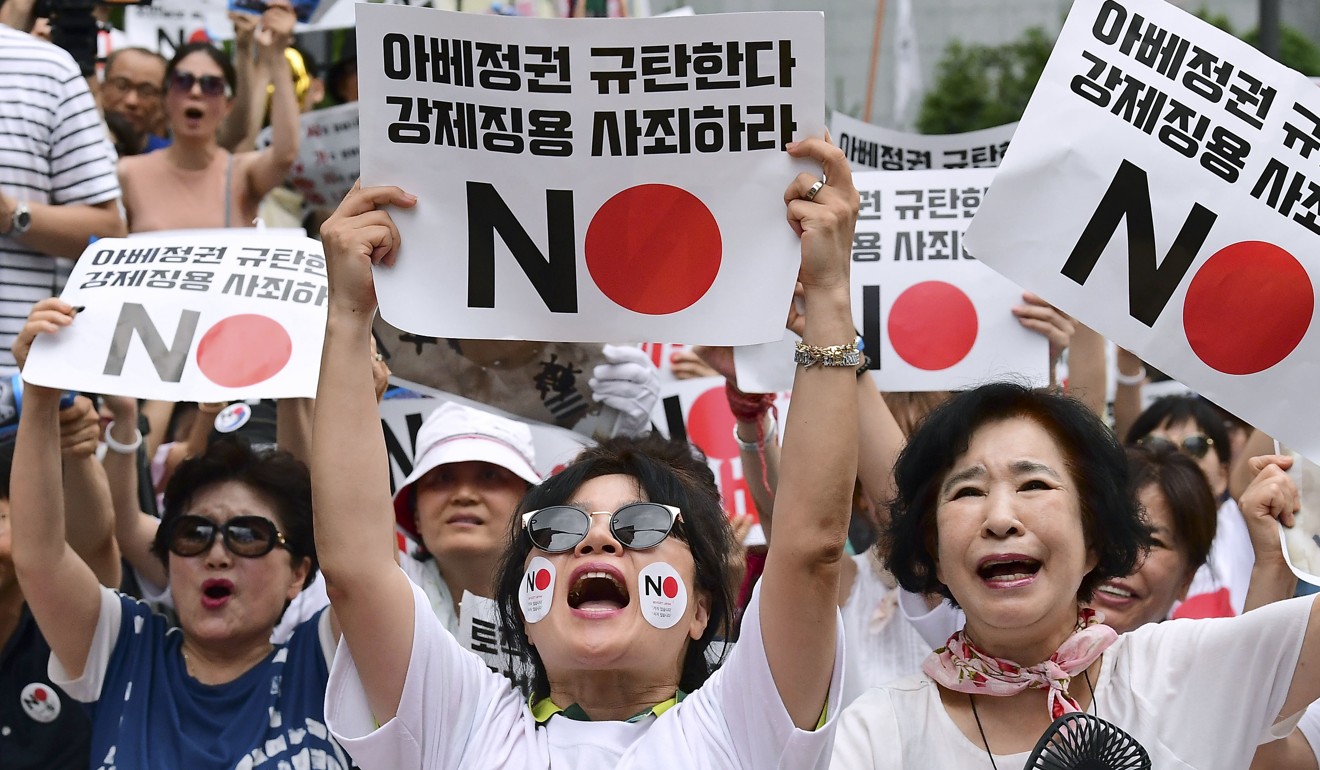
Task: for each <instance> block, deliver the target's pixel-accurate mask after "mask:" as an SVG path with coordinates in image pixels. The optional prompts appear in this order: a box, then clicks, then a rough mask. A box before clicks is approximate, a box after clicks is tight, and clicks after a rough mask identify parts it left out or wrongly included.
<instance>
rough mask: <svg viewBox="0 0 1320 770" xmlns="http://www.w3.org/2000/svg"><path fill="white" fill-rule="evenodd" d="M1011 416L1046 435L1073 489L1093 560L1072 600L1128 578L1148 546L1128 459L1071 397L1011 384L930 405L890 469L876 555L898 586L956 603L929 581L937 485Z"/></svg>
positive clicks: (935, 541) (933, 569) (933, 577)
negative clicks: (981, 434)
mask: <svg viewBox="0 0 1320 770" xmlns="http://www.w3.org/2000/svg"><path fill="white" fill-rule="evenodd" d="M1013 418H1026V419H1029V420H1032V421H1033V422H1035V423H1037V424H1038V425H1040V426H1041V427H1042V428H1044V429H1045V431H1046V432H1048V433H1049V434H1050V436H1051V437H1052V438H1053V439H1054V441H1055V443H1056V444H1057V445H1058V447H1059V449H1060V450H1061V452H1062V454H1063V456H1064V457H1065V459H1066V463H1067V470H1068V473H1069V475H1070V476H1071V478H1072V481H1073V483H1074V484H1075V485H1076V487H1077V493H1078V498H1079V502H1080V504H1081V512H1082V530H1083V532H1084V533H1085V537H1086V545H1087V547H1088V548H1090V549H1092V550H1093V551H1094V552H1095V554H1096V556H1097V558H1098V559H1099V562H1098V563H1097V564H1096V567H1095V569H1093V570H1091V571H1090V572H1089V573H1087V574H1086V576H1085V577H1083V578H1082V582H1081V585H1080V586H1079V587H1078V589H1077V598H1078V599H1079V600H1081V601H1088V600H1090V598H1091V593H1092V591H1094V590H1095V587H1096V586H1098V585H1099V584H1100V583H1102V582H1104V581H1105V580H1108V579H1110V578H1115V577H1122V576H1124V575H1128V574H1131V573H1132V571H1133V570H1134V569H1136V567H1137V565H1138V564H1139V563H1140V561H1141V559H1142V558H1143V557H1144V555H1145V553H1146V551H1147V550H1148V549H1149V548H1150V542H1151V534H1150V527H1149V526H1148V525H1147V523H1146V520H1145V516H1144V514H1143V513H1142V511H1141V507H1140V506H1139V505H1138V504H1137V500H1136V497H1135V496H1134V494H1133V492H1132V490H1131V488H1130V485H1129V480H1128V475H1129V471H1128V461H1127V457H1126V455H1125V454H1124V452H1123V447H1122V446H1120V445H1119V443H1118V440H1117V439H1116V438H1115V437H1114V434H1113V432H1112V431H1110V430H1109V428H1108V427H1107V426H1105V424H1104V423H1102V422H1101V421H1100V420H1099V418H1097V417H1096V416H1095V414H1094V413H1092V412H1091V411H1090V410H1089V409H1087V408H1086V407H1085V406H1084V405H1082V404H1081V403H1080V402H1078V401H1076V400H1074V399H1071V398H1067V397H1065V396H1061V395H1057V394H1054V393H1048V392H1044V391H1038V390H1033V389H1032V388H1029V387H1026V386H1025V385H1020V384H1016V383H992V384H989V385H982V386H981V387H978V388H975V389H973V390H969V391H965V392H962V393H959V394H957V395H955V396H954V397H953V398H951V399H949V400H948V401H946V402H944V403H943V404H941V405H940V406H938V407H936V408H935V410H934V411H932V412H931V413H930V414H929V415H928V416H927V417H926V419H925V420H924V421H923V422H922V423H921V426H920V427H919V428H918V429H917V431H916V432H915V433H913V434H912V436H911V438H910V439H909V440H908V443H907V446H906V447H905V448H904V449H903V451H902V452H901V453H900V454H899V457H898V460H897V462H896V463H895V465H894V481H895V487H896V495H895V497H894V499H893V500H892V501H891V502H890V506H889V509H890V523H889V526H888V528H887V530H886V532H885V534H884V537H883V538H882V540H881V548H882V549H883V552H882V557H883V559H884V562H885V564H886V565H887V566H888V568H889V570H890V572H891V573H892V574H893V575H894V578H895V579H896V580H898V582H899V584H900V585H902V586H903V588H905V589H907V590H908V591H912V592H914V593H922V594H931V593H934V594H940V595H941V596H943V597H945V598H946V599H949V600H950V601H952V602H953V603H954V604H955V605H956V604H957V599H956V598H955V597H954V596H953V594H952V593H951V592H950V591H949V587H948V586H946V585H945V584H944V583H943V582H941V581H940V579H939V578H938V577H936V574H937V573H936V551H937V546H938V542H939V532H938V529H937V524H936V516H935V514H936V509H937V508H938V507H939V490H940V486H941V484H943V482H944V479H945V477H946V476H947V475H948V473H949V471H950V470H952V468H953V465H954V463H955V462H956V461H957V459H958V457H960V456H961V455H962V454H963V453H965V452H966V451H967V448H968V446H969V445H970V444H971V440H972V436H973V435H974V434H975V433H976V432H977V431H978V430H979V429H980V428H982V427H983V426H986V425H989V424H991V423H996V422H1000V421H1003V420H1008V419H1013Z"/></svg>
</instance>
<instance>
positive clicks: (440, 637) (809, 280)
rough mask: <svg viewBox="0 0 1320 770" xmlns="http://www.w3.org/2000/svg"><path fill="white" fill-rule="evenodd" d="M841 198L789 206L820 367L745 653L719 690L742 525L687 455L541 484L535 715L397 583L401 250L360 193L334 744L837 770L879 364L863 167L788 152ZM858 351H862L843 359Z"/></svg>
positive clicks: (327, 552) (632, 449)
mask: <svg viewBox="0 0 1320 770" xmlns="http://www.w3.org/2000/svg"><path fill="white" fill-rule="evenodd" d="M789 152H790V154H792V155H794V156H795V157H800V158H806V157H809V158H813V159H815V160H817V161H818V162H820V163H821V164H822V165H823V170H824V176H825V177H826V178H828V179H829V183H828V184H825V183H824V182H823V181H821V180H818V179H817V178H815V177H811V176H809V175H807V174H802V175H799V176H798V178H797V179H795V180H794V181H793V183H792V184H791V185H790V186H789V188H788V191H787V192H786V194H785V201H786V203H787V208H788V219H789V225H791V226H792V227H793V228H794V230H795V231H796V232H797V233H798V234H799V235H800V236H801V241H802V264H801V268H800V271H799V280H800V281H801V283H802V284H803V286H804V288H805V298H806V303H807V306H808V308H809V311H810V312H809V313H808V314H807V328H806V335H805V340H806V344H807V345H808V346H811V347H809V348H806V349H804V351H803V353H802V355H803V356H804V357H808V358H816V357H818V356H819V355H820V354H821V352H822V348H823V347H833V346H841V347H839V348H836V349H835V350H836V351H838V352H839V353H840V355H838V356H831V357H830V359H829V360H822V361H820V362H819V363H821V364H826V365H814V366H810V367H803V368H799V369H798V375H797V381H796V384H795V388H794V398H793V402H794V403H793V408H792V411H791V412H790V413H789V416H788V423H789V425H788V428H787V429H786V430H785V435H786V437H787V438H786V441H785V444H784V457H785V470H784V472H783V474H782V475H781V480H780V487H779V497H778V499H777V500H776V505H777V506H778V507H779V508H780V514H779V516H778V517H777V519H776V527H777V529H778V531H779V533H780V534H779V540H778V542H779V543H781V544H782V545H778V546H776V547H773V548H771V550H770V554H769V556H768V558H767V563H766V568H765V575H764V578H763V579H762V582H761V586H760V588H759V590H758V596H756V597H754V598H753V600H752V603H751V606H750V608H749V609H748V611H747V614H746V615H745V616H744V618H743V625H742V637H741V640H740V641H739V643H738V644H737V645H736V646H735V649H734V650H733V651H732V653H730V654H729V656H728V658H727V660H726V661H725V662H724V665H723V666H722V667H721V668H720V669H719V670H718V671H716V672H714V673H711V672H710V668H709V666H708V664H707V663H706V660H705V656H704V651H705V647H706V646H707V643H708V642H709V641H710V639H711V637H712V636H713V634H714V633H715V630H716V628H717V626H718V625H719V623H720V622H721V620H723V617H722V616H726V615H727V612H728V601H727V594H725V593H724V591H725V588H724V587H725V586H726V585H727V580H726V575H725V569H726V567H725V564H726V558H725V556H726V554H727V551H728V548H729V545H730V544H729V536H728V528H727V524H726V520H725V514H724V513H723V512H722V510H721V508H720V505H719V499H718V495H717V493H716V492H715V489H714V485H713V483H712V479H711V476H710V474H709V473H708V472H706V471H705V470H704V469H702V468H701V467H700V464H699V463H696V462H694V461H693V460H691V459H690V458H689V457H688V456H687V453H686V452H687V450H686V449H683V450H679V449H675V448H657V447H655V446H654V445H651V444H646V443H638V442H628V441H626V440H624V441H615V442H610V443H607V444H605V445H604V446H602V447H601V448H599V449H596V450H592V451H589V452H587V453H586V454H585V455H583V456H582V458H581V459H580V460H578V461H577V462H575V463H574V464H572V465H571V466H570V467H569V468H568V469H566V470H564V471H563V472H562V473H561V474H559V475H558V476H555V477H553V478H551V479H549V480H547V481H546V482H545V483H544V484H543V485H542V486H539V487H537V488H536V489H535V490H534V491H533V492H532V493H531V494H530V496H529V497H528V498H527V500H526V501H525V502H524V504H523V506H522V515H521V516H517V517H515V519H514V527H513V529H512V531H511V537H510V542H509V546H508V548H509V551H508V553H507V556H506V561H505V568H504V570H503V571H502V573H501V577H500V581H499V595H498V596H497V599H498V600H499V602H500V603H501V605H502V607H503V611H504V614H505V616H506V621H507V622H506V625H509V626H510V627H511V628H510V629H509V630H510V631H511V632H512V635H513V638H506V640H505V641H506V643H511V644H513V645H514V647H515V648H518V647H521V646H522V645H521V644H519V642H521V641H522V638H523V637H525V639H526V642H527V644H528V645H530V647H531V648H532V649H534V651H535V653H534V654H533V655H531V656H530V662H531V664H532V665H533V666H534V668H535V673H534V675H533V677H532V678H533V688H532V689H533V693H532V702H531V705H529V702H528V700H527V698H526V697H525V696H524V695H522V694H520V693H519V692H517V691H515V690H514V689H513V688H512V687H511V686H510V684H509V682H508V681H507V680H505V679H503V678H501V677H499V676H498V675H495V674H492V673H491V672H490V671H488V670H486V669H485V667H484V666H483V665H481V663H480V662H479V661H478V660H477V659H476V658H474V657H472V656H469V655H465V654H463V653H462V651H461V648H460V647H459V646H458V644H457V643H456V642H455V641H454V639H453V637H452V636H450V635H449V634H448V633H447V632H445V630H444V629H443V628H441V627H440V625H439V623H438V621H437V620H436V618H435V615H434V614H433V613H432V612H431V609H430V607H429V606H428V603H427V600H426V597H425V596H424V595H423V594H422V593H421V592H420V591H419V590H418V589H416V588H415V587H413V586H412V585H410V584H409V583H408V581H407V579H406V577H405V576H404V573H403V572H402V571H401V570H400V569H399V568H398V566H397V565H396V564H395V562H394V553H393V548H392V543H391V538H390V531H391V527H392V523H393V522H392V519H393V517H392V515H391V505H390V496H389V483H388V474H387V470H388V469H387V467H386V459H385V458H386V456H385V452H384V444H383V440H382V438H381V436H380V430H379V418H378V417H377V415H376V410H375V406H374V404H373V402H372V399H371V380H370V372H369V371H368V369H367V367H366V365H365V356H363V355H362V351H364V350H365V349H366V346H367V344H368V340H369V338H370V334H371V318H372V315H373V313H374V311H375V293H374V290H373V287H372V283H371V273H370V268H371V264H372V263H373V262H383V263H385V264H389V263H391V262H392V261H393V259H394V257H395V253H396V249H397V247H398V237H399V236H398V231H397V230H396V229H395V228H394V227H393V225H392V224H391V222H390V218H389V215H388V214H387V213H386V212H385V211H383V210H382V209H381V207H383V206H385V205H392V206H403V207H407V206H410V205H412V204H413V203H414V202H415V198H413V197H412V196H409V195H407V194H406V193H404V192H402V191H401V190H398V189H397V188H366V189H362V188H357V187H355V188H354V189H353V190H352V191H351V192H350V193H349V194H348V196H347V197H346V198H345V199H344V202H343V203H342V204H341V205H340V207H339V209H338V211H336V213H335V215H334V216H333V217H332V218H331V219H330V221H328V222H327V223H326V225H325V226H324V227H323V228H322V234H323V236H324V239H325V243H326V254H327V263H328V266H329V269H330V271H331V273H330V274H331V276H332V286H333V287H334V290H333V292H332V294H331V300H330V303H329V317H328V320H327V323H326V337H325V349H324V354H323V360H322V373H321V379H320V387H319V391H318V398H317V410H316V425H315V430H314V434H313V450H312V451H313V472H314V479H315V483H314V489H313V491H314V494H315V498H316V507H317V523H316V537H317V546H318V552H319V554H320V557H321V565H322V568H323V569H324V571H325V577H326V583H327V586H328V589H329V593H330V600H331V603H332V605H333V606H334V607H335V609H336V611H337V612H338V614H339V617H340V619H341V620H342V622H343V628H344V643H345V645H346V646H345V648H344V649H341V650H340V652H339V655H337V656H336V661H335V667H334V672H333V674H332V676H331V684H330V689H329V691H328V692H327V695H326V699H327V702H328V703H329V704H330V710H329V712H328V718H329V721H330V726H331V729H332V730H333V731H334V733H335V735H336V736H337V737H338V738H339V739H340V740H341V742H343V744H344V746H345V748H346V749H347V750H348V751H349V752H350V753H351V754H352V756H353V757H354V759H355V761H356V762H357V763H358V764H359V765H361V766H362V767H363V768H364V770H376V768H421V767H437V768H439V767H444V768H515V769H517V770H524V769H526V770H531V769H533V768H549V767H572V768H579V769H581V770H592V769H594V768H638V767H655V766H657V765H659V764H664V765H666V766H674V767H692V768H762V767H774V766H781V767H794V768H812V767H818V768H822V767H825V766H826V765H827V764H828V761H829V750H830V743H831V738H832V736H831V733H832V730H833V722H832V718H833V716H834V714H835V712H836V711H837V703H838V697H839V693H840V673H841V672H840V667H839V666H838V665H836V658H837V657H838V656H839V655H840V647H841V639H840V634H839V630H838V619H837V617H838V616H837V610H836V608H835V605H834V601H833V598H834V597H835V596H836V594H837V592H838V581H839V565H840V562H841V560H842V558H843V556H842V551H843V542H844V538H845V534H846V527H847V518H848V510H849V503H850V496H851V495H850V493H851V488H852V481H853V477H854V474H855V468H856V445H857V437H856V427H855V422H856V413H855V407H854V406H853V402H854V401H855V399H854V398H853V397H852V393H853V391H854V390H855V389H856V384H855V376H854V375H855V370H856V368H857V363H858V358H859V357H858V356H857V355H856V354H855V353H852V352H851V351H852V348H851V343H852V340H853V339H854V335H855V332H854V331H853V326H852V317H851V313H850V309H849V291H848V260H849V253H850V246H851V238H852V229H853V224H854V221H855V218H856V213H857V205H858V197H857V192H856V191H855V190H854V188H853V186H852V182H851V176H850V173H849V170H848V166H847V163H846V161H845V159H844V157H843V154H842V153H841V152H840V151H839V150H838V149H837V148H834V147H831V146H830V145H829V144H828V143H826V142H825V141H823V140H821V139H808V140H806V141H803V142H800V143H796V144H792V145H789ZM844 351H847V352H844Z"/></svg>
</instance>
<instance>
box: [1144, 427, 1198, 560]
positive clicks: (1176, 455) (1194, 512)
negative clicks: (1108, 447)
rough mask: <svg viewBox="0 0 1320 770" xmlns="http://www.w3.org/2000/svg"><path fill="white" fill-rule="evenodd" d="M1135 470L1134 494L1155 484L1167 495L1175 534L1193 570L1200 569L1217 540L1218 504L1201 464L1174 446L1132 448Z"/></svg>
mask: <svg viewBox="0 0 1320 770" xmlns="http://www.w3.org/2000/svg"><path fill="white" fill-rule="evenodd" d="M1127 457H1128V466H1129V468H1130V469H1131V471H1132V494H1133V495H1134V496H1136V497H1138V498H1140V495H1141V491H1142V490H1143V489H1146V488H1147V487H1153V488H1154V489H1155V490H1156V491H1157V492H1159V493H1160V496H1161V497H1163V498H1164V502H1165V504H1166V505H1167V506H1168V507H1169V516H1170V518H1171V519H1172V520H1173V529H1174V532H1173V535H1174V537H1175V538H1177V541H1178V543H1179V544H1180V545H1181V546H1182V547H1181V550H1182V553H1183V556H1185V557H1186V558H1187V565H1188V567H1189V568H1190V569H1192V570H1196V569H1199V568H1200V567H1201V565H1203V564H1205V562H1206V559H1208V558H1209V557H1210V543H1211V542H1212V541H1213V540H1214V539H1215V526H1216V523H1217V520H1218V506H1217V505H1216V504H1215V494H1214V492H1213V491H1212V490H1211V489H1210V483H1209V482H1208V481H1206V478H1205V472H1204V471H1202V470H1201V466H1199V465H1197V464H1196V461H1195V460H1193V459H1192V458H1190V457H1188V456H1187V455H1185V454H1183V453H1182V452H1179V451H1178V450H1176V449H1174V448H1173V447H1170V446H1160V445H1154V446H1139V447H1128V449H1127Z"/></svg>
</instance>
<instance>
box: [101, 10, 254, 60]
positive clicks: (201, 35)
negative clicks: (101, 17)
mask: <svg viewBox="0 0 1320 770" xmlns="http://www.w3.org/2000/svg"><path fill="white" fill-rule="evenodd" d="M227 13H228V4H227V3H226V2H225V0H155V2H153V3H152V4H151V5H130V6H128V7H127V8H125V9H124V36H125V37H126V38H127V39H128V45H130V46H138V47H141V48H146V49H147V50H149V51H155V52H156V53H159V54H160V55H161V56H164V57H165V58H166V59H169V58H171V57H173V56H174V52H175V51H177V50H179V49H180V48H182V47H183V46H184V45H186V44H188V43H192V42H196V41H198V40H201V41H206V40H227V39H229V38H232V37H233V36H234V25H233V24H232V23H230V21H229V17H228V15H227Z"/></svg>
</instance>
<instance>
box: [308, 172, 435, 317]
mask: <svg viewBox="0 0 1320 770" xmlns="http://www.w3.org/2000/svg"><path fill="white" fill-rule="evenodd" d="M416 203H417V197H416V196H414V195H411V194H409V193H406V192H404V191H403V190H401V189H399V188H398V187H393V186H390V187H363V186H362V180H358V181H357V182H354V183H353V189H351V190H349V191H348V194H347V195H345V196H344V200H343V201H341V202H340V204H339V207H338V208H336V209H335V213H334V214H332V215H330V218H329V219H327V220H326V221H325V224H323V225H321V241H322V243H323V245H324V248H325V261H326V269H327V278H328V282H329V284H330V311H331V312H342V313H350V314H354V315H356V314H366V315H367V316H370V315H371V314H372V313H374V312H375V311H376V286H375V283H374V282H373V281H372V277H371V266H372V265H386V266H390V265H393V264H394V259H395V257H396V256H397V255H398V250H399V244H400V238H399V228H398V227H396V226H395V225H394V220H393V219H391V218H390V215H389V212H388V211H385V210H384V209H383V208H382V207H384V206H398V207H400V208H412V207H413V206H414V205H415V204H416Z"/></svg>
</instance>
